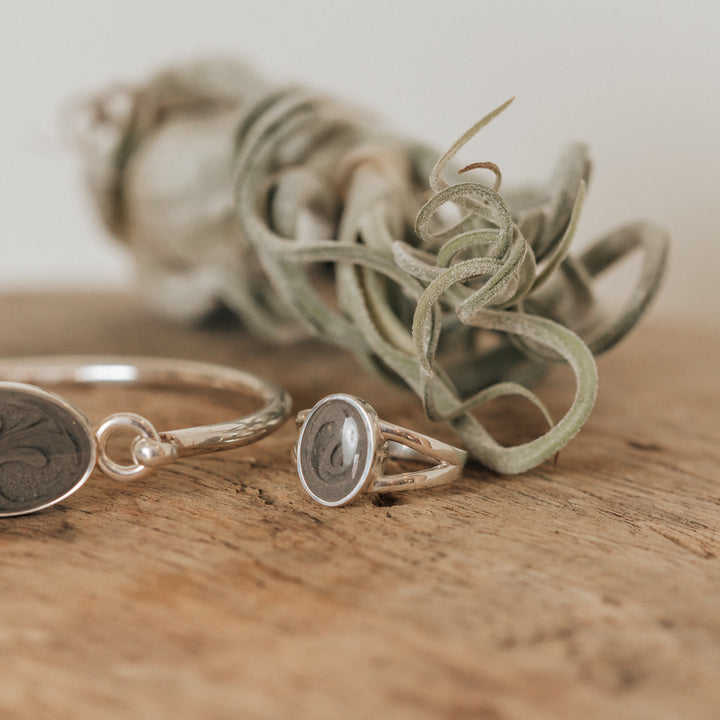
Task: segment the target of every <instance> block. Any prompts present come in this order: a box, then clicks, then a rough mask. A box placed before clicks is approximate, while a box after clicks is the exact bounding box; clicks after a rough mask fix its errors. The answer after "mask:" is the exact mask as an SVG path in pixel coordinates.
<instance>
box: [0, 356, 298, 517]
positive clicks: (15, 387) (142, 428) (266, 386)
mask: <svg viewBox="0 0 720 720" xmlns="http://www.w3.org/2000/svg"><path fill="white" fill-rule="evenodd" d="M0 378H2V380H3V381H7V382H0V391H5V392H11V393H13V394H12V395H11V396H10V397H12V398H13V403H14V404H15V405H17V403H18V402H20V403H21V406H19V407H24V406H22V402H23V401H24V400H27V402H30V403H31V407H30V409H29V410H27V409H22V410H21V412H20V415H22V418H21V420H22V421H23V423H24V424H25V426H27V428H28V429H29V430H32V429H33V428H35V427H36V426H37V421H35V419H34V418H35V415H37V413H38V412H40V413H41V415H42V412H45V413H46V414H47V413H51V414H52V413H54V415H53V416H52V418H51V421H52V422H54V423H55V425H57V424H58V423H59V426H58V428H57V429H55V428H54V427H53V432H55V435H51V436H50V437H51V438H53V437H54V438H61V437H62V433H63V432H66V431H65V430H64V429H63V428H64V426H65V425H67V426H68V427H70V425H72V430H73V432H75V433H77V434H78V438H79V442H80V441H83V442H84V438H87V439H88V444H89V445H88V446H89V449H88V450H87V451H86V452H85V453H84V455H83V458H82V460H83V461H84V460H85V455H88V457H89V461H88V468H87V470H86V471H84V472H83V473H80V474H79V476H78V479H77V482H75V483H74V484H73V486H72V487H71V488H70V489H66V488H65V487H64V486H63V487H62V488H58V489H54V488H51V489H50V490H47V486H48V485H52V482H51V481H50V480H49V479H48V478H44V479H43V483H44V486H43V487H42V488H41V490H42V491H43V492H45V494H44V495H43V492H39V493H36V494H37V497H38V500H37V502H35V503H34V504H33V501H32V499H30V500H27V501H24V500H23V503H24V504H23V503H20V501H13V500H12V499H11V498H10V499H8V498H6V499H5V500H3V498H4V497H5V495H4V494H3V493H4V490H3V484H2V481H3V476H2V473H0V517H2V516H9V515H21V514H25V513H29V512H35V511H36V510H42V509H43V508H45V507H48V506H50V505H53V504H55V503H57V502H60V501H61V500H63V499H65V498H66V497H68V496H69V495H71V494H72V493H73V492H75V491H76V490H77V489H79V488H80V487H81V486H82V484H83V483H84V482H85V480H87V477H88V476H89V475H90V473H91V472H92V469H93V468H94V467H95V464H96V462H97V466H98V467H99V469H100V470H102V471H103V472H104V473H105V474H106V475H108V476H110V477H111V478H113V479H115V480H120V481H126V480H131V479H134V478H139V477H142V476H144V475H147V474H148V473H149V472H151V471H152V470H153V469H154V468H155V467H158V466H161V465H166V464H168V463H171V462H174V461H176V460H178V459H180V458H183V457H188V456H190V455H199V454H204V453H213V452H219V451H222V450H230V449H232V448H236V447H241V446H243V445H248V444H250V443H253V442H255V441H257V440H260V439H261V438H263V437H265V436H266V435H269V434H270V433H272V432H273V431H274V430H276V429H277V428H278V427H279V426H280V425H281V424H282V423H283V422H284V421H285V419H286V418H287V416H288V414H289V412H290V409H291V400H290V396H289V395H288V394H287V393H286V392H285V391H284V390H283V389H282V388H280V387H279V386H277V385H275V384H274V383H272V382H269V381H267V380H264V379H261V378H259V377H257V376H255V375H252V374H250V373H248V372H244V371H242V370H236V369H234V368H229V367H224V366H220V365H214V364H210V363H203V362H194V361H189V360H165V359H156V358H123V359H117V358H107V357H87V356H58V357H42V358H36V357H27V358H13V359H6V360H0ZM60 383H80V384H95V383H123V384H124V383H130V384H142V385H143V386H163V385H165V386H168V385H170V386H175V387H182V386H195V387H198V388H206V389H213V390H221V391H226V392H228V393H230V394H231V395H243V396H251V397H255V398H257V399H259V400H260V401H261V402H262V403H263V406H262V407H261V408H260V409H259V410H256V411H255V412H252V413H250V414H249V415H246V416H244V417H240V418H237V419H234V420H229V421H226V422H220V423H214V424H211V425H202V426H198V427H189V428H181V429H178V430H167V431H158V430H156V428H155V427H154V425H153V424H152V423H151V422H150V421H149V420H148V419H147V418H144V417H142V416H141V415H136V414H134V413H116V414H113V415H110V416H108V417H107V418H105V420H103V421H102V422H101V423H100V425H99V426H98V428H97V429H96V431H93V430H92V428H91V426H90V424H89V422H88V421H87V419H86V418H85V416H84V415H83V413H82V412H80V411H79V410H78V409H77V408H76V407H75V406H73V405H71V404H70V403H69V402H67V401H66V400H65V399H64V398H61V397H60V396H59V395H55V394H54V393H50V392H48V391H46V390H44V389H41V388H38V387H35V386H36V385H42V386H45V385H56V384H60ZM18 393H19V394H18ZM15 398H19V400H15ZM32 403H34V404H32ZM26 404H27V403H26ZM38 408H39V409H38ZM2 411H3V407H2V406H0V469H2V468H3V466H7V467H9V468H10V469H11V470H12V472H10V471H7V472H5V475H6V476H7V477H5V483H6V485H7V488H10V490H12V491H13V492H16V486H18V483H19V482H20V480H22V479H23V478H26V477H28V472H29V471H28V470H27V468H26V467H24V466H23V467H22V468H21V469H22V471H23V473H24V474H22V473H19V471H18V467H19V465H18V463H17V462H15V454H16V452H17V451H18V450H21V451H23V452H24V453H25V455H24V458H25V460H26V462H25V465H27V466H28V467H29V466H30V465H32V463H33V462H35V463H36V464H38V463H42V458H41V457H40V455H38V452H37V451H36V450H35V449H34V448H33V447H30V448H28V447H21V448H15V447H13V445H12V442H13V441H12V433H10V432H5V436H6V437H3V434H2V429H3V428H2V414H1V413H2ZM6 412H7V413H9V414H10V417H8V418H6V424H7V423H9V424H10V425H12V424H13V423H15V422H16V421H17V418H18V412H19V411H17V410H16V411H14V413H15V414H14V416H13V415H12V411H11V410H7V411H6ZM29 413H30V414H33V413H34V415H33V416H32V417H30V415H29ZM57 413H60V415H57ZM62 413H65V414H66V415H67V417H66V416H65V415H63V414H62ZM56 415H57V417H56ZM58 418H59V420H58ZM68 418H70V419H68ZM41 422H44V423H45V424H47V423H48V422H50V421H48V420H47V419H45V420H43V419H42V417H41ZM119 429H129V430H132V431H133V432H134V433H135V435H136V437H135V439H134V441H133V443H132V445H131V448H130V452H131V457H132V463H131V464H128V465H124V464H121V463H118V462H116V461H115V460H113V459H112V458H110V457H109V455H108V453H107V443H108V440H109V438H110V436H111V435H112V434H113V433H114V432H116V431H117V430H119ZM34 432H35V434H36V435H37V432H38V431H37V430H35V431H34ZM58 433H59V435H58ZM25 435H27V432H26V433H25ZM7 436H10V439H7ZM43 437H48V436H47V432H46V433H45V434H44V435H43ZM2 442H4V445H3V444H2ZM53 442H54V443H55V445H57V443H58V442H59V440H58V439H55V440H53ZM35 444H37V443H35ZM41 444H42V443H41ZM46 444H47V442H46ZM51 445H52V443H51ZM6 446H7V447H6ZM51 449H52V448H51ZM3 452H5V455H3V454H2V453H3ZM66 455H67V453H66ZM90 456H91V457H90ZM28 458H29V459H28ZM63 458H65V456H63ZM64 461H65V462H66V464H67V459H66V458H65V460H64ZM12 462H15V464H14V465H13V464H12ZM78 462H79V461H78ZM76 464H77V463H76ZM7 467H6V468H5V469H6V470H7ZM78 473H79V471H78ZM46 474H47V473H46ZM76 474H77V473H76ZM73 479H74V477H73ZM36 480H37V479H36V478H35V479H33V478H32V477H30V482H31V483H32V482H35V481H36ZM37 482H39V481H37ZM68 482H69V480H68ZM7 488H6V489H5V492H6V493H10V490H7ZM46 491H47V492H54V496H53V497H52V498H50V499H48V497H46V495H47V492H46ZM33 492H35V491H33ZM10 494H12V493H10ZM16 494H17V493H16ZM3 502H5V504H6V505H7V508H6V510H3V507H4V506H3ZM13 502H16V504H18V503H20V504H18V507H20V505H22V507H20V509H17V510H15V509H13V506H12V503H13ZM25 505H27V506H28V507H25Z"/></svg>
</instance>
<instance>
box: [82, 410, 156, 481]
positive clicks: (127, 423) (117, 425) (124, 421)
mask: <svg viewBox="0 0 720 720" xmlns="http://www.w3.org/2000/svg"><path fill="white" fill-rule="evenodd" d="M121 429H126V430H127V429H129V430H134V431H135V434H136V435H137V437H136V439H135V441H134V442H133V445H134V444H135V442H137V441H138V440H139V439H145V440H154V441H155V442H160V433H158V431H157V430H156V429H155V426H154V425H153V424H152V423H151V422H150V421H149V420H148V419H147V418H144V417H143V416H142V415H136V414H135V413H129V412H122V413H115V414H113V415H109V416H108V417H106V418H105V420H103V421H102V423H101V424H100V426H99V427H98V429H97V430H96V431H95V437H96V439H97V449H98V457H97V464H98V466H99V467H100V469H101V470H102V471H103V472H104V473H105V474H106V475H108V476H109V477H111V478H112V479H113V480H120V481H121V482H126V481H128V480H136V479H137V478H141V477H144V476H145V475H147V474H148V473H150V472H151V471H152V468H151V467H148V466H147V465H142V464H141V463H139V462H137V460H135V461H134V462H133V463H132V464H130V465H124V464H122V463H119V462H116V461H115V460H113V459H112V458H111V457H110V456H109V455H108V453H107V444H108V440H109V439H110V436H111V435H112V434H113V433H114V432H116V431H117V430H121Z"/></svg>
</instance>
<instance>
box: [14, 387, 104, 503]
mask: <svg viewBox="0 0 720 720" xmlns="http://www.w3.org/2000/svg"><path fill="white" fill-rule="evenodd" d="M3 395H6V397H12V396H16V398H17V401H18V402H21V401H22V399H23V397H24V398H26V399H27V401H28V406H29V407H31V408H33V409H34V411H35V412H37V413H39V414H40V415H41V416H43V417H44V418H45V419H49V420H51V421H52V422H53V423H54V424H55V426H56V428H57V430H56V432H57V433H59V436H61V437H63V439H64V440H65V445H69V444H72V445H73V446H74V448H75V455H76V456H77V459H78V461H77V465H78V468H77V470H76V471H75V472H73V473H71V474H70V476H69V477H68V478H62V477H61V478H58V479H57V483H58V484H57V485H56V486H55V487H54V488H53V487H52V485H51V486H50V488H48V489H46V492H45V493H38V497H37V501H36V502H35V503H33V502H32V501H31V500H26V501H24V502H23V503H22V505H23V507H21V508H19V509H12V508H11V507H9V508H8V507H6V508H4V509H3V507H2V505H0V517H13V516H17V515H27V514H29V513H33V512H37V511H39V510H44V509H45V508H47V507H51V506H52V505H55V504H56V503H59V502H61V501H62V500H65V499H66V498H68V497H69V496H70V495H72V494H73V493H75V492H76V491H77V490H79V489H80V488H81V487H82V486H83V485H84V484H85V481H86V480H87V479H88V477H90V474H91V473H92V471H93V469H94V467H95V461H96V457H97V448H96V444H95V435H94V433H93V430H92V426H91V425H90V422H89V421H88V419H87V417H86V416H85V415H84V414H83V413H82V412H81V411H80V410H78V409H77V408H76V407H75V406H74V405H72V404H71V403H69V402H68V401H67V400H65V399H64V398H62V397H61V396H60V395H56V394H55V393H53V392H50V391H48V390H44V389H42V388H39V387H36V386H35V385H28V384H25V383H15V382H0V403H1V402H2V396H3ZM41 422H42V418H41ZM34 427H35V426H33V427H28V428H24V429H23V431H24V432H21V433H19V434H20V435H21V436H28V434H30V437H31V441H30V444H31V445H33V447H30V448H29V449H28V448H26V447H23V446H22V442H24V441H23V440H18V441H17V442H18V443H19V446H18V447H14V446H13V445H9V446H7V447H6V448H5V451H6V452H9V453H11V454H13V453H15V454H17V453H18V451H20V455H19V457H20V458H21V459H20V460H19V461H16V460H15V459H14V458H12V457H11V459H10V460H6V461H5V462H23V460H22V451H24V452H25V453H26V455H27V453H29V454H30V455H29V456H30V457H37V456H38V455H42V454H43V452H42V447H41V448H40V449H38V448H36V447H34V445H35V444H36V443H35V442H33V441H32V432H33V430H34ZM36 432H40V431H39V430H37V431H36ZM63 433H65V435H64V436H63ZM2 438H3V432H2V428H0V439H2ZM83 444H84V446H83V447H80V445H83ZM50 452H52V448H50ZM67 455H68V453H63V457H66V456H67ZM46 461H47V462H51V459H48V458H47V457H46ZM6 497H7V496H6ZM12 502H13V501H10V506H11V505H12ZM16 502H17V503H18V504H20V501H16Z"/></svg>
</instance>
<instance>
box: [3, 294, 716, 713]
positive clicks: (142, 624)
mask: <svg viewBox="0 0 720 720" xmlns="http://www.w3.org/2000/svg"><path fill="white" fill-rule="evenodd" d="M0 318H1V319H2V329H3V332H2V336H0V337H1V339H0V343H1V345H0V348H1V350H0V354H2V355H5V356H11V355H19V354H45V353H55V354H57V353H85V352H90V353H103V354H111V355H113V354H114V355H117V354H134V355H138V354H141V355H155V356H173V357H190V358H201V359H208V360H213V361H217V362H221V363H225V364H232V365H238V366H240V367H243V368H246V369H249V370H251V371H255V372H258V373H261V374H264V375H265V376H267V377H269V378H272V379H274V380H276V381H279V382H281V383H282V384H284V385H285V386H286V387H287V389H288V390H289V391H290V392H291V393H292V395H293V397H294V400H295V407H296V409H299V408H302V407H308V406H310V405H312V404H313V403H314V402H315V401H316V400H318V399H319V398H320V397H321V396H323V395H325V394H327V393H329V392H338V391H343V392H352V393H355V394H357V395H360V396H362V397H364V398H365V399H366V400H368V401H369V402H370V403H372V404H373V405H374V406H375V407H376V408H377V409H378V411H379V413H380V414H381V416H384V417H387V418H388V419H390V420H392V421H394V422H397V423H398V424H401V425H406V426H409V427H413V428H416V429H418V430H420V431H424V432H430V433H431V434H434V435H436V436H440V437H442V438H444V439H448V440H452V436H451V435H449V434H448V433H447V432H446V431H445V430H444V428H443V427H436V426H434V425H433V424H432V423H430V422H429V421H427V420H426V419H425V418H424V417H423V415H422V411H421V409H420V408H419V403H418V402H417V401H416V400H415V398H414V396H412V395H411V394H410V393H407V392H405V391H403V390H401V389H399V388H394V387H391V386H388V385H383V384H381V383H380V382H379V381H378V380H376V379H374V378H372V377H369V376H368V375H367V374H366V373H365V372H364V371H362V370H360V369H359V366H358V365H357V364H356V362H355V361H354V360H353V359H352V358H351V357H349V356H348V355H346V354H344V353H342V352H340V351H337V350H333V349H330V348H328V347H326V346H324V345H321V344H319V343H315V342H311V343H306V344H303V345H301V346H297V347H292V348H277V347H273V346H269V345H264V344H262V343H260V342H259V341H257V340H255V339H254V338H251V337H248V336H247V335H246V334H245V333H243V331H242V330H240V329H239V328H232V327H224V328H214V329H209V328H206V329H202V330H192V331H190V330H186V329H180V328H178V327H174V326H172V325H171V324H169V323H168V322H166V321H164V320H162V319H159V318H155V317H153V316H152V315H149V314H148V313H147V312H146V311H145V310H144V309H143V306H142V305H141V303H140V302H139V301H137V300H132V299H130V298H128V297H125V296H122V295H116V294H110V293H108V294H94V295H80V294H46V295H38V294H35V295H30V294H15V295H6V296H5V297H3V298H0ZM719 361H720V333H719V332H718V331H717V329H715V330H714V331H711V330H710V329H709V328H706V329H705V330H704V331H702V330H679V329H677V327H675V326H672V325H663V323H662V320H661V319H660V318H655V319H654V320H653V319H651V320H650V321H649V322H648V323H647V324H646V325H644V326H643V327H641V328H640V329H639V330H638V331H637V332H636V333H635V334H634V335H633V336H632V337H631V338H629V339H628V340H627V341H626V342H625V343H624V344H623V345H621V346H620V347H619V348H618V349H616V350H615V351H613V352H612V353H611V354H609V355H608V356H607V357H604V358H602V359H601V360H600V363H599V366H600V378H601V389H600V395H599V398H598V402H597V406H596V409H595V411H594V413H593V415H592V416H591V418H590V420H589V422H588V423H587V425H586V426H585V428H584V429H583V430H582V432H581V433H580V434H579V435H578V436H577V437H576V438H575V439H574V440H573V441H572V442H571V443H570V445H568V446H567V448H566V449H564V450H563V451H562V453H561V454H560V456H559V459H558V462H557V464H556V465H553V463H552V462H548V463H545V464H544V465H542V466H541V467H539V468H537V469H536V470H534V471H532V472H528V473H525V474H523V475H521V476H516V477H502V476H499V475H496V474H494V473H492V472H488V471H486V470H484V469H483V468H481V467H478V466H473V467H471V468H469V469H468V470H467V471H466V473H465V475H464V477H463V479H462V480H461V481H459V482H457V483H456V484H454V485H452V486H448V487H446V488H438V489H435V490H428V491H423V492H415V493H407V494H405V495H396V496H394V497H390V498H386V499H385V501H384V502H382V503H380V502H376V503H373V502H371V501H370V499H369V498H367V497H365V498H364V499H363V500H362V501H361V502H358V503H357V504H354V505H350V506H347V507H344V508H339V509H333V508H323V507H321V506H319V505H317V504H315V503H314V502H313V501H311V500H310V499H309V498H308V497H306V496H305V495H304V493H303V492H301V489H300V486H299V482H298V479H297V475H296V473H295V472H294V470H293V467H292V465H291V463H290V459H289V456H290V448H291V445H292V442H293V440H294V436H295V429H294V424H293V423H292V422H288V423H286V424H285V425H284V426H283V428H281V430H279V431H278V432H277V433H276V434H275V435H273V436H271V437H270V438H267V439H265V440H263V441H262V442H261V443H258V444H255V445H251V446H248V447H246V448H242V449H239V450H236V451H232V452H229V453H226V454H221V455H215V456H206V457H196V458H190V459H187V460H184V461H182V462H181V463H178V464H176V465H174V466H170V467H168V468H166V469H163V470H159V471H158V472H157V473H156V474H155V475H153V476H151V477H148V478H145V479H143V480H139V481H136V482H134V483H129V484H120V483H116V482H113V481H112V480H109V479H107V478H105V477H104V476H102V475H100V474H99V473H98V472H95V473H94V474H93V476H92V477H91V478H90V480H89V481H88V482H87V484H86V485H85V486H84V487H83V488H82V489H81V490H80V491H79V492H78V493H76V494H75V495H73V496H72V497H71V498H69V499H68V500H66V501H65V502H63V503H62V504H60V505H57V506H55V507H53V508H50V509H48V510H46V511H44V512H41V513H39V514H36V515H30V516H24V517H19V518H8V519H4V520H2V521H0V547H1V548H2V562H1V564H0V593H1V599H0V653H1V657H2V665H1V666H0V667H1V672H0V717H2V718H3V719H7V718H56V719H57V718H94V719H96V718H114V717H118V718H202V719H214V718H218V719H225V718H227V719H228V720H230V719H233V720H235V719H237V718H368V717H378V718H412V719H413V720H418V719H422V718H453V719H457V718H492V719H499V718H518V719H522V720H527V719H532V720H537V719H542V718H553V719H554V720H555V719H557V718H603V719H606V718H613V719H617V718H653V719H657V718H684V719H687V718H712V719H716V718H718V717H720V557H719V555H720V449H719V447H718V439H719V435H720V384H719V382H718V380H719V372H718V362H719ZM571 392H572V382H571V377H570V376H569V375H568V374H567V373H563V372H557V373H555V374H554V375H552V376H551V377H550V379H549V380H548V381H547V382H546V383H545V385H544V386H543V388H542V392H541V394H543V395H544V396H545V397H546V398H548V397H549V398H550V400H549V402H550V405H551V407H552V408H554V409H555V411H556V412H557V411H561V410H562V408H563V404H564V403H566V402H567V399H568V397H569V396H570V394H571ZM64 394H65V395H66V396H68V397H71V398H73V399H75V400H76V402H77V403H78V404H79V405H81V406H82V407H83V409H84V410H85V411H86V412H87V413H88V415H90V417H91V419H92V420H94V421H97V420H99V419H100V418H102V417H103V416H104V415H107V414H109V413H110V412H113V411H119V410H124V409H133V410H136V411H139V412H143V413H144V414H146V415H148V416H149V417H150V418H151V419H152V420H153V421H154V422H155V424H156V425H157V426H158V427H160V428H163V427H166V426H178V424H180V425H182V424H183V422H185V421H188V422H203V421H204V422H209V421H212V420H213V419H215V420H217V419H219V418H218V413H220V412H221V411H223V408H221V407H220V408H218V407H213V404H212V402H211V401H210V400H208V399H203V398H199V399H198V398H195V399H192V400H191V399H190V398H189V397H186V398H177V397H176V396H169V397H168V396H163V395H162V394H161V393H159V394H155V393H145V394H140V393H135V394H133V393H129V394H128V395H127V397H125V396H124V395H123V392H122V391H118V390H117V389H114V390H112V391H110V390H108V391H107V392H98V391H96V390H94V391H88V390H84V391H82V392H78V393H76V394H75V395H73V394H72V393H70V392H67V393H64ZM125 402H127V403H128V404H129V405H130V406H131V407H126V406H125V405H124V403H125ZM227 411H228V409H227V408H224V412H225V414H227ZM486 417H487V419H488V423H489V425H490V427H491V428H492V429H493V430H494V431H496V432H497V433H499V434H500V435H501V436H502V437H508V438H509V437H514V438H520V437H524V436H527V434H528V433H529V432H531V431H532V430H533V429H537V428H539V427H541V425H540V421H539V419H537V418H535V417H534V416H533V413H532V412H531V411H530V410H528V409H527V407H526V406H520V405H517V406H516V405H512V404H510V403H505V404H497V405H495V406H491V407H490V408H488V411H487V413H486ZM526 418H528V419H526Z"/></svg>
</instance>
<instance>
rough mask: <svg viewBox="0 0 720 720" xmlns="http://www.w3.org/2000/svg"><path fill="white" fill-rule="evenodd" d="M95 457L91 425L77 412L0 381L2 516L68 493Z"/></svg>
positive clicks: (30, 388)
mask: <svg viewBox="0 0 720 720" xmlns="http://www.w3.org/2000/svg"><path fill="white" fill-rule="evenodd" d="M95 456H96V449H95V436H94V434H93V431H92V427H91V426H90V423H89V422H88V420H87V418H86V417H85V415H83V413H81V412H80V411H79V410H78V409H77V408H75V407H74V406H72V405H71V404H70V403H68V402H67V401H66V400H64V399H63V398H61V397H59V396H58V395H55V394H54V393H51V392H48V391H47V390H42V389H40V388H38V387H35V386H34V385H25V384H23V383H11V382H0V517H8V516H11V515H24V514H26V513H31V512H35V511H36V510H42V509H43V508H46V507H49V506H50V505H54V504H55V503H57V502H60V501H61V500H64V499H65V498H66V497H68V496H69V495H72V493H74V492H75V491H76V490H77V489H79V488H80V487H81V486H82V485H83V483H84V482H85V481H86V480H87V479H88V477H89V476H90V473H91V472H92V470H93V468H94V467H95Z"/></svg>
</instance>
